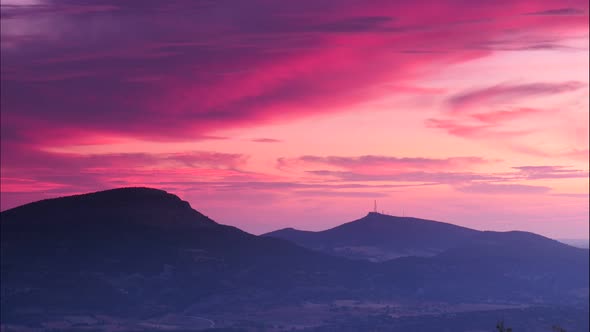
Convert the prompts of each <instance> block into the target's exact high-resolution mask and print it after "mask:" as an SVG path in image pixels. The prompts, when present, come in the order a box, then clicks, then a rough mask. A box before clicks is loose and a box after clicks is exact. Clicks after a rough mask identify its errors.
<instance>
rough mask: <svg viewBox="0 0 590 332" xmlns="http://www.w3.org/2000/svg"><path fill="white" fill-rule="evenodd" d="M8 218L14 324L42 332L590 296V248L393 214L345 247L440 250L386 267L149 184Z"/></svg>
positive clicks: (5, 252)
mask: <svg viewBox="0 0 590 332" xmlns="http://www.w3.org/2000/svg"><path fill="white" fill-rule="evenodd" d="M0 217H1V218H0V228H1V248H0V249H1V251H0V253H1V260H0V273H1V275H0V277H1V278H0V280H1V286H2V290H1V291H2V292H1V297H0V310H1V317H2V323H6V322H9V323H14V324H18V323H22V324H25V325H27V326H37V327H39V326H40V325H38V324H37V323H35V322H46V321H49V320H58V321H59V320H60V319H62V320H63V317H64V316H71V315H98V314H105V315H110V316H116V317H122V318H124V319H135V320H136V321H138V322H142V321H144V320H145V319H150V318H153V317H162V316H164V315H165V314H167V313H183V312H194V313H197V314H201V313H208V314H213V315H217V316H218V317H222V318H225V317H227V315H229V313H230V312H233V313H237V316H234V318H235V317H242V318H243V317H244V316H240V315H241V314H242V313H243V312H245V311H247V310H250V311H253V312H256V311H264V310H269V308H278V307H286V306H288V307H290V308H293V307H295V306H302V305H304V304H305V303H321V302H324V303H331V302H332V301H334V300H338V299H354V300H359V301H396V302H400V303H401V302H413V303H417V302H416V301H418V303H421V301H430V300H433V301H445V302H458V301H465V302H469V301H483V302H485V303H487V302H488V301H492V302H494V301H504V302H506V301H511V302H519V303H533V302H534V303H554V302H555V303H562V302H563V303H576V301H586V303H587V298H588V297H587V285H588V250H582V249H576V248H573V247H569V246H566V245H562V244H560V243H558V242H556V241H553V240H550V239H547V238H543V237H540V236H537V235H534V234H530V233H522V232H509V233H495V232H478V231H474V230H470V229H466V228H462V227H458V226H453V225H450V224H444V223H438V222H433V221H427V220H420V219H413V218H396V217H390V216H383V215H380V214H369V215H368V216H367V217H365V218H363V219H360V220H358V221H355V222H352V223H348V224H345V225H343V226H340V227H337V228H334V229H332V230H329V231H326V234H328V235H330V236H332V235H334V238H336V239H338V241H344V242H342V243H345V242H346V243H352V245H371V244H374V246H375V247H378V248H383V250H385V251H386V252H399V251H400V250H405V251H404V253H406V254H408V253H412V252H415V251H418V250H429V254H430V255H432V254H434V256H431V257H404V258H399V259H394V260H391V261H387V262H383V263H372V262H368V261H362V260H350V259H346V258H342V257H334V256H331V255H326V254H324V253H319V252H315V251H312V250H309V249H306V248H303V247H300V246H298V245H296V244H293V243H291V242H289V241H286V240H283V239H277V238H272V237H268V236H261V237H258V236H254V235H251V234H248V233H246V232H243V231H241V230H239V229H237V228H235V227H230V226H225V225H221V224H217V223H215V222H213V221H212V220H211V219H209V218H208V217H206V216H204V215H202V214H201V213H199V212H197V211H195V210H193V209H192V208H191V207H190V206H189V204H188V203H186V202H184V201H182V200H181V199H179V198H178V197H176V196H174V195H171V194H168V193H166V192H164V191H160V190H155V189H149V188H123V189H116V190H109V191H104V192H98V193H92V194H86V195H78V196H71V197H63V198H57V199H51V200H44V201H40V202H36V203H31V204H27V205H24V206H21V207H18V208H15V209H11V210H8V211H4V212H2V213H1V214H0ZM392 230H395V232H393V233H392ZM287 232H289V231H287ZM291 232H294V234H296V235H301V234H306V233H305V232H299V231H291ZM320 233H323V232H320ZM303 236H308V235H303ZM314 236H315V235H314ZM439 237H442V239H441V238H439ZM334 238H331V237H328V238H326V241H328V242H327V243H328V244H329V245H330V246H334V247H335V246H340V245H343V244H341V242H338V241H336V240H335V239H334ZM392 238H395V239H396V240H395V241H392V240H391V239H392ZM314 241H316V240H315V239H314ZM330 241H332V242H330ZM422 242H424V243H422ZM316 243H317V244H318V245H321V242H316ZM439 252H440V253H439ZM584 290H585V291H584ZM480 303H481V302H480ZM269 312H270V311H269ZM270 315H272V314H270ZM56 317H57V318H56ZM60 317H61V318H60ZM35 324H37V325H35ZM39 324H40V323H39Z"/></svg>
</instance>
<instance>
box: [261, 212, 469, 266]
mask: <svg viewBox="0 0 590 332" xmlns="http://www.w3.org/2000/svg"><path fill="white" fill-rule="evenodd" d="M478 233H479V232H478V231H476V230H473V229H469V228H465V227H460V226H456V225H452V224H447V223H443V222H437V221H431V220H424V219H418V218H410V217H395V216H389V215H384V214H380V213H375V212H371V213H369V214H368V215H367V216H365V217H363V218H361V219H358V220H355V221H352V222H349V223H346V224H343V225H340V226H337V227H334V228H331V229H328V230H325V231H320V232H309V231H299V230H296V229H293V228H286V229H282V230H278V231H275V232H271V233H267V234H264V236H268V237H275V238H281V239H285V240H289V241H291V242H294V243H297V244H299V245H301V246H304V247H307V248H310V249H313V250H318V251H321V252H324V253H328V254H332V255H337V256H344V257H348V258H359V259H368V260H372V261H385V260H389V259H392V258H397V257H404V256H423V257H428V256H434V255H436V254H438V253H441V252H443V251H444V250H446V249H449V248H452V247H454V246H457V245H459V244H461V243H465V242H466V241H468V240H469V239H470V238H471V237H473V236H475V235H477V234H478Z"/></svg>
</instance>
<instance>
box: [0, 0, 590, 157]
mask: <svg viewBox="0 0 590 332" xmlns="http://www.w3.org/2000/svg"><path fill="white" fill-rule="evenodd" d="M551 3H552V2H550V1H549V2H546V1H543V2H541V3H539V4H532V3H530V2H527V1H524V0H523V1H520V2H519V1H517V2H516V3H515V4H510V5H508V4H503V5H502V6H499V5H498V4H496V3H495V2H493V1H490V2H482V3H478V4H477V5H472V4H458V3H451V2H449V3H441V4H440V5H438V6H437V10H436V13H437V14H436V15H433V14H432V13H430V12H429V11H424V10H423V8H424V7H423V6H424V5H423V4H421V3H416V2H403V1H402V2H389V1H377V2H371V3H358V2H353V1H343V2H338V3H334V2H323V1H320V2H318V3H313V2H296V3H292V4H291V3H290V4H285V3H274V2H266V1H255V2H254V3H248V4H245V3H244V4H236V3H232V4H230V3H226V2H223V1H220V2H209V1H184V0H171V1H165V2H160V1H126V2H120V1H97V0H96V1H94V0H90V1H85V2H84V4H83V5H81V4H77V3H73V2H71V1H65V0H56V1H51V2H44V3H43V4H42V5H38V6H19V7H23V8H7V9H6V10H5V9H4V8H3V11H2V15H7V16H5V17H4V16H3V20H2V29H1V33H2V41H3V42H2V58H3V61H2V82H1V83H2V87H3V88H2V95H1V103H2V105H1V106H2V113H3V121H2V131H3V132H4V131H5V130H10V131H12V132H15V136H17V137H18V142H21V143H30V144H38V145H39V144H40V145H43V144H45V145H50V144H51V143H52V141H51V140H49V141H46V140H47V139H48V138H52V137H65V136H67V137H69V138H70V139H73V140H77V141H84V140H88V135H95V136H99V137H119V138H134V139H144V140H167V141H174V140H186V139H189V138H191V139H192V138H195V139H198V138H201V137H206V136H208V135H211V134H212V133H213V132H215V131H218V130H221V129H227V128H235V127H242V126H255V125H260V124H265V123H270V122H285V121H289V120H292V119H294V118H300V117H305V116H309V115H312V114H317V113H329V112H338V111H341V110H342V109H345V108H346V107H350V106H351V105H356V104H359V103H362V102H365V101H366V100H369V99H371V98H377V97H380V96H382V95H383V93H384V92H383V90H382V89H381V88H378V87H384V86H387V85H392V83H393V85H394V86H415V81H416V80H417V79H418V78H420V77H422V75H424V73H425V72H430V71H431V70H433V69H437V70H438V69H440V68H441V67H445V66H448V65H451V64H456V63H463V62H465V61H469V60H472V59H476V58H480V57H485V56H488V55H490V54H492V52H491V51H489V50H484V49H481V48H479V49H478V48H476V47H471V45H474V44H476V43H477V42H491V41H494V40H498V39H501V38H504V37H505V36H506V35H507V34H509V33H508V32H507V31H510V29H517V28H518V29H520V30H522V31H528V32H531V33H534V34H536V35H547V38H550V37H554V36H558V37H559V38H564V36H567V35H569V34H570V33H573V32H576V31H580V30H584V29H587V24H586V22H584V21H583V20H579V21H578V20H571V19H570V18H568V19H566V18H564V19H563V20H560V19H559V18H557V19H556V18H551V22H552V24H547V22H546V21H544V17H543V16H535V17H527V18H522V17H518V19H516V18H514V19H506V20H501V21H494V20H493V19H491V17H494V16H495V15H501V16H502V17H511V16H510V13H512V14H515V13H518V12H521V10H522V8H523V6H524V7H526V8H528V9H530V11H531V12H537V11H542V10H545V8H546V7H544V6H547V5H549V4H551ZM555 3H557V2H555ZM24 7H26V8H24ZM586 7H587V4H585V3H584V2H580V6H579V8H581V9H583V10H584V9H585V8H586ZM326 13H330V14H329V15H327V14H326ZM155 16H156V17H158V20H155V21H154V20H153V19H151V18H152V17H155ZM441 34H444V35H445V36H452V37H450V38H441V37H440V36H441ZM559 38H558V39H559ZM408 50H418V51H419V52H420V54H417V53H416V52H411V51H410V53H408V52H407V51H408ZM384 68H395V70H384ZM351 78H353V79H351ZM529 88H531V89H535V87H529ZM537 88H538V87H537ZM498 89H500V90H502V89H504V90H506V89H507V88H501V87H500V88H496V90H498ZM393 90H394V91H390V90H388V94H391V93H396V94H405V93H408V91H405V90H404V89H393ZM504 90H502V91H501V93H507V91H504ZM514 93H515V92H514ZM514 93H513V94H514ZM30 96H35V98H31V97H30ZM458 98H460V97H458ZM464 98H465V97H464ZM22 123H27V124H28V125H27V126H21V125H19V124H22Z"/></svg>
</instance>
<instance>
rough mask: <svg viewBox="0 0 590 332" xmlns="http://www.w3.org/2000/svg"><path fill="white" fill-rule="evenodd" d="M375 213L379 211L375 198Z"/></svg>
mask: <svg viewBox="0 0 590 332" xmlns="http://www.w3.org/2000/svg"><path fill="white" fill-rule="evenodd" d="M374 211H375V213H377V200H375V208H374Z"/></svg>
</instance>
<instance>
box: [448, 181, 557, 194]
mask: <svg viewBox="0 0 590 332" xmlns="http://www.w3.org/2000/svg"><path fill="white" fill-rule="evenodd" d="M456 189H457V190H459V191H461V192H465V193H473V194H499V195H507V194H514V195H521V194H545V193H547V192H549V191H550V190H551V188H549V187H545V186H531V185H525V184H513V183H510V184H504V183H502V184H497V183H472V184H469V185H466V186H459V187H457V188H456Z"/></svg>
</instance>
